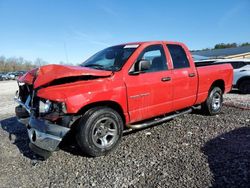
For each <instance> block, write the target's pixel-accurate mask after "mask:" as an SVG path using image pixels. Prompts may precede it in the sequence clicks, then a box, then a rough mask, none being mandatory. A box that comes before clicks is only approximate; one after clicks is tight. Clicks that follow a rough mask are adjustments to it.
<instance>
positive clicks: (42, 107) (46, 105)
mask: <svg viewBox="0 0 250 188" xmlns="http://www.w3.org/2000/svg"><path fill="white" fill-rule="evenodd" d="M51 107H52V103H51V101H50V100H46V101H42V100H40V102H39V113H48V112H49V111H50V110H51Z"/></svg>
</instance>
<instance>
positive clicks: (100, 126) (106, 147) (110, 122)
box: [76, 107, 123, 157]
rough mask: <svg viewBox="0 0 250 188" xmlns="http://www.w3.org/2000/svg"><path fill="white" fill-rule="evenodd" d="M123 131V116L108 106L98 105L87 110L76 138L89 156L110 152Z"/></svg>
mask: <svg viewBox="0 0 250 188" xmlns="http://www.w3.org/2000/svg"><path fill="white" fill-rule="evenodd" d="M122 131H123V121H122V118H121V116H120V115H119V114H118V113H117V112H116V111H115V110H113V109H111V108H108V107H96V108H93V109H90V110H89V111H87V112H86V113H85V114H84V116H83V117H82V119H81V120H80V122H79V125H78V131H77V135H76V140H77V142H78V145H79V146H80V148H81V149H82V151H83V152H84V153H85V154H87V155H89V156H93V157H96V156H101V155H105V154H107V153H109V152H110V151H112V150H113V149H114V148H116V146H117V145H118V143H119V141H120V139H121V136H122Z"/></svg>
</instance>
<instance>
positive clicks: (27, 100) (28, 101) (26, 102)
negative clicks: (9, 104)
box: [14, 95, 31, 114]
mask: <svg viewBox="0 0 250 188" xmlns="http://www.w3.org/2000/svg"><path fill="white" fill-rule="evenodd" d="M30 100H31V97H30V95H29V96H28V97H27V99H26V101H25V103H23V102H22V101H21V100H20V99H19V98H18V96H15V97H14V101H15V102H16V103H18V104H19V105H21V106H23V107H24V108H25V109H26V110H27V112H28V113H29V114H30V113H31V108H30V107H29V103H30Z"/></svg>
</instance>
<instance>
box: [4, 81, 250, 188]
mask: <svg viewBox="0 0 250 188" xmlns="http://www.w3.org/2000/svg"><path fill="white" fill-rule="evenodd" d="M0 88H4V89H2V90H1V91H0V99H1V100H0V103H1V104H0V106H1V110H0V118H1V126H0V139H1V142H0V151H1V154H0V187H59V186H60V187H91V186H93V187H211V186H214V187H250V111H249V110H243V109H240V108H234V107H229V104H230V105H231V106H232V104H233V105H235V106H238V107H241V105H242V104H245V103H248V102H249V101H250V100H249V99H250V96H249V95H239V94H237V93H233V94H227V95H226V96H225V104H227V106H224V107H223V110H222V112H221V113H220V114H219V115H217V116H214V117H210V116H202V115H200V114H198V113H193V114H188V115H185V116H182V117H179V118H176V119H174V120H172V121H169V122H166V123H163V124H160V125H157V126H154V127H152V128H149V129H146V130H142V131H138V132H135V133H131V134H128V135H125V136H124V137H123V139H122V142H121V144H120V145H119V147H118V148H117V149H116V150H115V151H114V152H112V153H111V154H109V155H108V156H103V157H99V158H88V157H85V156H81V155H80V150H79V149H78V148H77V147H76V145H75V141H74V139H72V138H71V137H69V138H68V140H67V141H66V142H65V143H64V145H63V146H62V149H61V150H60V151H58V152H54V153H53V155H52V156H51V157H50V158H49V159H47V160H46V161H42V160H40V158H39V157H38V156H36V155H34V154H33V153H32V152H31V151H30V149H29V148H28V143H29V141H28V136H27V133H26V129H25V128H24V126H22V125H21V124H19V123H18V122H17V121H16V119H15V117H14V113H13V111H14V106H15V105H14V104H13V101H12V97H13V93H14V92H15V89H16V84H15V82H11V81H9V82H0ZM235 101H239V103H237V104H236V103H233V102H235ZM70 139H71V140H70Z"/></svg>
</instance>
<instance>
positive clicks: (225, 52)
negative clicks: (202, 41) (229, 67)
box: [192, 45, 250, 58]
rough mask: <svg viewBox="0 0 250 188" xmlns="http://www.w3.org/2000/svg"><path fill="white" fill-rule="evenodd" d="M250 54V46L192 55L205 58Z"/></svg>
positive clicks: (206, 51) (198, 52) (199, 52)
mask: <svg viewBox="0 0 250 188" xmlns="http://www.w3.org/2000/svg"><path fill="white" fill-rule="evenodd" d="M244 53H250V45H249V46H242V47H236V48H224V49H214V50H204V51H195V52H192V55H200V56H205V57H210V58H211V57H225V56H230V55H237V54H244Z"/></svg>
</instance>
